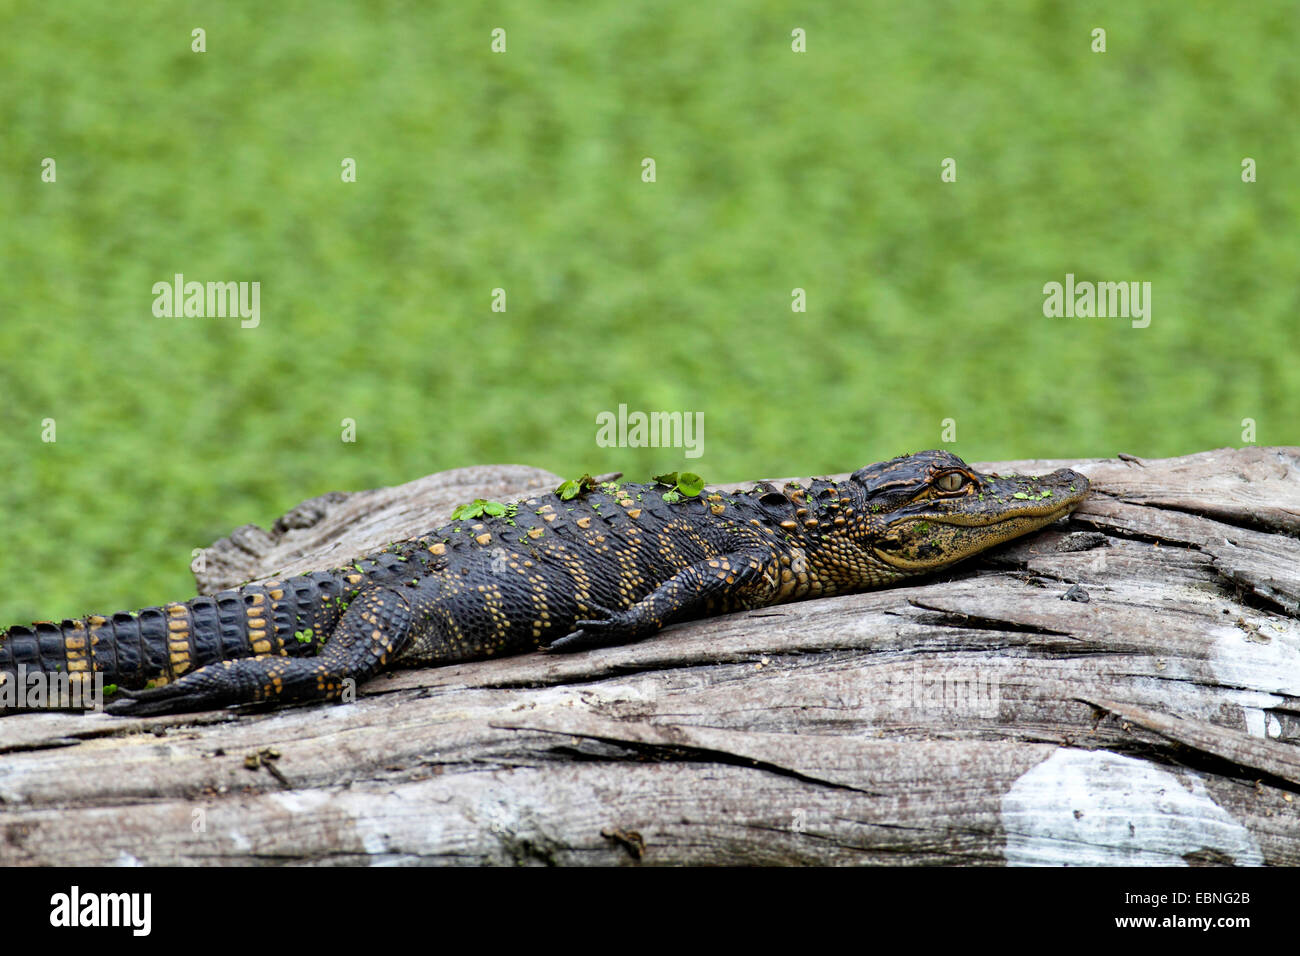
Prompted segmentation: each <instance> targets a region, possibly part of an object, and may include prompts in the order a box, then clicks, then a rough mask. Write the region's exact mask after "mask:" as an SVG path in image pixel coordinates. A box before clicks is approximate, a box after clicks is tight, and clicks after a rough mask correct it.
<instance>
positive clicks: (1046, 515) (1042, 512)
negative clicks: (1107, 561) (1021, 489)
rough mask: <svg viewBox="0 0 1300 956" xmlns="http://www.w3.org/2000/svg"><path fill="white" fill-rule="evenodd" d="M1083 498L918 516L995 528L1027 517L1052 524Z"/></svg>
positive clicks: (944, 522)
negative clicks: (998, 509)
mask: <svg viewBox="0 0 1300 956" xmlns="http://www.w3.org/2000/svg"><path fill="white" fill-rule="evenodd" d="M1082 500H1083V497H1082V496H1080V497H1078V498H1076V499H1074V500H1072V501H1066V502H1064V503H1062V502H1052V505H1053V506H1054V507H1046V508H1035V507H1034V506H1032V505H1029V506H1027V507H1024V508H1020V509H1018V510H1016V511H1009V512H1006V513H1004V514H999V515H979V514H973V515H968V514H959V513H958V514H948V515H930V516H925V517H920V518H917V519H916V520H918V521H933V522H934V523H935V524H952V525H960V526H962V527H966V528H994V527H997V526H998V525H1000V524H1006V523H1007V522H1008V521H1024V520H1025V519H1033V520H1038V519H1043V523H1044V524H1050V523H1051V522H1053V521H1056V520H1057V519H1059V518H1063V517H1065V516H1066V515H1067V514H1069V513H1070V512H1071V511H1073V510H1074V509H1075V507H1076V506H1077V505H1078V504H1079V502H1080V501H1082Z"/></svg>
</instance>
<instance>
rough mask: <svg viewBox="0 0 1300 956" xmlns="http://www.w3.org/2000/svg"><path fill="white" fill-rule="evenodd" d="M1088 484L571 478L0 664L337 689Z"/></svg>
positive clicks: (743, 595) (638, 625)
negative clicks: (734, 489) (329, 566)
mask: <svg viewBox="0 0 1300 956" xmlns="http://www.w3.org/2000/svg"><path fill="white" fill-rule="evenodd" d="M559 490H560V489H557V492H558V491H559ZM572 490H573V489H571V488H570V489H565V493H566V494H570V493H571V492H572ZM1087 492H1088V479H1087V478H1085V477H1084V476H1083V475H1080V474H1077V473H1076V472H1073V471H1069V470H1061V471H1056V472H1053V473H1052V474H1050V475H1047V476H1044V477H1039V478H1032V477H1026V476H1009V477H1000V476H998V475H986V474H981V473H979V472H976V471H975V470H974V469H972V468H970V467H969V466H968V465H967V464H966V463H965V462H964V461H962V460H961V459H960V458H957V457H956V456H954V455H951V454H949V453H947V452H943V451H927V452H921V453H920V454H916V455H909V456H905V457H902V458H895V459H893V460H891V461H887V462H881V463H879V464H874V465H868V466H867V467H865V468H862V469H860V470H858V471H856V472H854V473H853V475H852V476H851V478H850V479H849V480H848V481H845V482H841V483H838V484H837V483H835V482H831V481H828V480H825V479H816V480H814V481H812V482H811V483H810V484H809V485H807V486H802V485H798V484H795V483H790V484H786V485H784V486H783V487H777V486H774V485H772V484H769V483H763V484H760V485H758V486H757V487H755V488H753V489H751V490H749V491H747V492H741V493H735V494H712V493H707V492H706V493H701V494H700V495H698V496H696V497H691V496H687V495H683V494H681V493H680V492H678V491H675V490H670V489H669V487H667V486H665V485H662V484H613V483H609V484H604V485H596V486H591V485H584V486H582V488H581V491H580V492H579V493H578V494H577V495H576V496H574V497H570V498H566V497H562V496H561V495H560V494H559V493H556V494H551V495H544V496H541V497H536V498H530V499H528V500H525V501H520V502H518V503H516V504H515V505H511V506H509V507H502V506H494V507H492V508H491V509H490V510H491V511H493V512H500V513H498V514H494V515H490V514H479V516H478V517H474V518H465V519H462V520H458V521H452V522H451V523H450V524H448V525H445V526H443V527H442V528H439V529H438V530H436V531H433V532H431V533H429V534H426V535H423V536H421V537H418V538H414V539H412V540H409V541H403V542H400V543H397V544H394V545H391V546H390V547H388V548H386V549H384V550H383V551H379V552H376V553H374V554H371V555H370V556H368V557H366V558H363V559H361V560H360V561H358V562H357V563H356V564H355V565H353V566H352V567H347V568H338V569H335V570H332V571H318V572H314V573H311V574H305V575H301V576H297V577H291V578H288V579H285V580H283V581H267V582H264V583H258V584H249V585H246V586H244V587H241V588H237V589H232V590H228V591H222V592H220V593H218V594H214V595H211V596H206V597H196V598H193V599H191V600H189V601H186V602H184V603H176V604H168V605H165V606H163V607H152V608H146V609H144V610H142V611H140V612H138V613H135V614H129V613H119V614H114V615H111V616H108V617H100V616H90V617H86V618H84V619H81V620H76V621H72V620H67V621H63V622H62V623H59V624H55V623H53V622H46V623H38V624H34V625H32V626H31V627H14V628H10V629H9V630H8V631H7V632H5V634H4V635H3V636H0V675H5V676H7V677H8V678H9V679H13V676H14V675H15V674H16V673H19V671H18V666H19V665H22V666H23V668H25V670H26V671H27V672H31V671H44V672H47V673H48V672H53V671H66V672H67V673H68V674H69V675H74V676H75V675H80V676H81V677H82V678H83V679H84V677H85V675H89V674H91V673H94V672H102V673H103V675H104V681H105V682H106V683H110V684H115V685H117V686H118V688H119V689H120V690H119V693H118V695H117V696H116V698H115V699H114V700H112V701H111V702H110V703H109V704H108V706H107V710H108V711H109V712H110V713H114V714H137V715H141V714H160V713H169V712H179V711H193V710H205V709H210V708H215V707H221V706H225V705H228V704H236V703H244V702H253V701H266V702H273V703H288V702H291V701H319V700H335V699H338V698H340V697H344V696H350V690H351V688H352V687H355V685H356V684H359V683H361V682H362V681H365V680H366V679H367V678H369V677H371V676H373V675H374V674H376V673H377V672H379V671H381V670H384V669H386V668H390V667H395V666H420V665H430V664H447V663H451V662H455V661H465V660H472V659H475V658H484V657H491V656H494V655H504V654H515V653H520V652H524V651H531V650H535V649H537V648H538V647H544V648H547V649H549V650H553V651H572V650H581V649H584V648H592V647H601V646H606V645H612V644H620V643H625V642H629V641H634V640H638V639H640V638H643V637H646V636H648V635H650V634H653V633H655V632H656V631H658V630H659V629H660V628H663V627H666V626H668V625H669V624H674V623H676V622H679V621H685V620H690V619H693V618H699V617H706V616H709V615H713V614H721V613H726V612H728V611H734V610H741V609H747V608H757V607H765V606H767V605H771V604H778V603H782V602H785V601H796V600H801V599H804V598H811V597H821V596H824V595H831V594H838V593H843V592H848V591H856V590H861V589H864V588H874V587H881V586H885V585H891V584H894V583H896V582H898V581H901V580H904V579H906V578H910V577H914V576H916V575H921V574H926V573H929V572H933V571H938V570H941V569H943V568H947V567H949V566H950V565H952V564H954V563H956V562H958V561H961V560H963V559H965V558H969V557H970V556H971V555H974V554H977V553H978V552H980V551H983V550H985V549H986V548H989V547H991V546H993V545H995V544H999V543H1001V542H1003V541H1007V540H1009V539H1011V538H1015V537H1018V536H1020V535H1023V534H1027V533H1029V532H1031V531H1034V530H1037V529H1038V528H1041V527H1043V526H1044V525H1047V524H1049V523H1051V522H1052V521H1055V520H1056V519H1057V518H1060V517H1062V516H1063V515H1066V514H1068V513H1069V512H1071V511H1072V510H1074V508H1075V507H1076V506H1077V505H1078V504H1079V502H1080V501H1082V500H1083V498H1084V496H1085V495H1086V494H1087ZM479 511H480V512H481V511H482V509H481V508H480V509H479ZM146 684H149V685H150V686H149V687H146ZM345 689H346V690H347V691H348V693H347V694H345Z"/></svg>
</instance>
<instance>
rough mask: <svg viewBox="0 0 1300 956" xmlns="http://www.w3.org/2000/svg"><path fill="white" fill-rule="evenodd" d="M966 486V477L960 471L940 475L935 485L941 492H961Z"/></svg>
mask: <svg viewBox="0 0 1300 956" xmlns="http://www.w3.org/2000/svg"><path fill="white" fill-rule="evenodd" d="M965 484H966V476H965V475H963V474H962V473H961V472H960V471H950V472H948V474H946V475H940V476H939V477H938V478H937V479H936V480H935V483H934V486H935V487H936V488H938V489H939V490H940V491H960V490H961V488H962V486H963V485H965Z"/></svg>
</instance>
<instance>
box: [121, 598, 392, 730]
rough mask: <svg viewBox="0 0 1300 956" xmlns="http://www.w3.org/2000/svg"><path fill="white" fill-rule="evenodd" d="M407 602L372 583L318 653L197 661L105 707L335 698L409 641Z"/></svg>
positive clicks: (203, 706)
mask: <svg viewBox="0 0 1300 956" xmlns="http://www.w3.org/2000/svg"><path fill="white" fill-rule="evenodd" d="M413 617H414V616H413V614H412V612H411V606H410V602H409V601H408V600H407V598H406V597H405V596H404V595H403V594H401V593H399V592H398V591H396V590H393V589H391V588H383V587H372V588H368V589H366V590H365V591H362V592H361V593H360V594H358V595H357V596H356V598H355V599H354V600H353V601H352V603H351V605H349V607H348V609H347V611H346V612H345V613H344V615H343V617H342V618H340V619H339V623H338V626H337V627H336V628H335V629H334V633H333V634H331V635H330V638H329V640H328V641H327V642H326V643H325V647H324V649H323V650H322V651H321V653H320V655H319V656H317V657H314V658H312V657H279V656H269V655H267V656H262V657H250V658H243V659H241V660H234V661H222V662H221V663H219V664H209V665H208V666H207V667H200V668H199V669H198V670H196V671H194V672H193V673H190V674H186V675H185V676H183V677H181V678H180V679H179V680H176V681H174V682H172V683H170V684H166V685H164V686H162V687H156V688H153V689H150V690H140V691H121V693H122V694H123V695H124V697H125V698H126V699H124V700H115V701H113V702H112V703H111V704H109V705H108V706H107V707H106V708H105V710H107V711H108V712H109V713H110V714H117V715H120V716H149V715H152V714H172V713H183V712H189V711H195V710H212V709H215V708H218V707H225V706H228V705H230V704H244V703H253V702H259V701H274V702H275V703H278V704H279V703H291V702H295V701H320V700H337V699H338V698H339V697H341V696H342V694H343V689H344V687H345V686H346V682H347V681H349V680H351V681H353V682H354V683H355V684H359V683H361V682H362V681H364V680H366V679H367V678H369V677H371V676H373V675H374V674H375V673H376V672H378V671H379V670H380V669H381V668H382V667H383V666H384V665H385V664H387V663H388V662H389V661H390V660H392V659H393V658H394V657H395V656H396V655H397V654H398V653H399V652H400V651H401V650H402V649H403V648H404V647H405V646H406V645H407V643H408V642H409V641H410V637H411V625H412V621H413Z"/></svg>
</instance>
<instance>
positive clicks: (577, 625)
mask: <svg viewBox="0 0 1300 956" xmlns="http://www.w3.org/2000/svg"><path fill="white" fill-rule="evenodd" d="M779 582H780V574H779V568H778V566H777V564H776V560H775V557H774V556H773V554H772V553H771V552H770V551H764V552H759V551H735V552H732V553H730V554H725V555H722V556H720V557H716V558H709V559H707V560H705V561H700V562H698V563H696V564H693V565H691V566H690V567H689V568H686V569H685V570H683V571H679V572H677V573H676V574H674V575H673V576H672V577H671V578H669V579H668V580H667V581H665V582H664V583H663V584H661V585H659V587H657V588H655V589H654V591H652V592H651V593H650V594H648V595H646V596H645V597H644V598H642V599H641V600H640V601H638V602H637V603H636V604H633V605H632V606H631V607H629V608H626V609H624V610H611V609H609V608H602V607H596V608H593V610H595V611H596V612H597V613H596V615H594V616H593V617H592V618H590V619H588V620H581V621H575V622H574V630H573V631H572V632H571V633H569V634H567V635H565V636H564V637H562V638H560V639H559V640H556V641H553V642H551V643H550V644H548V645H546V647H544V648H543V650H547V651H562V652H566V653H567V652H570V651H581V650H586V649H588V648H592V647H610V646H613V645H615V644H628V643H631V642H632V641H636V640H640V639H641V638H643V637H648V636H649V635H651V634H654V633H655V632H656V631H658V630H660V629H661V628H665V627H667V626H668V625H669V624H676V623H677V622H678V621H689V620H691V619H692V618H697V617H702V616H705V615H706V614H708V613H710V612H713V613H716V612H717V610H718V609H723V610H730V609H735V608H748V607H763V606H765V605H767V604H770V603H772V602H773V601H774V600H775V599H776V595H777V591H778V585H779Z"/></svg>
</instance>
